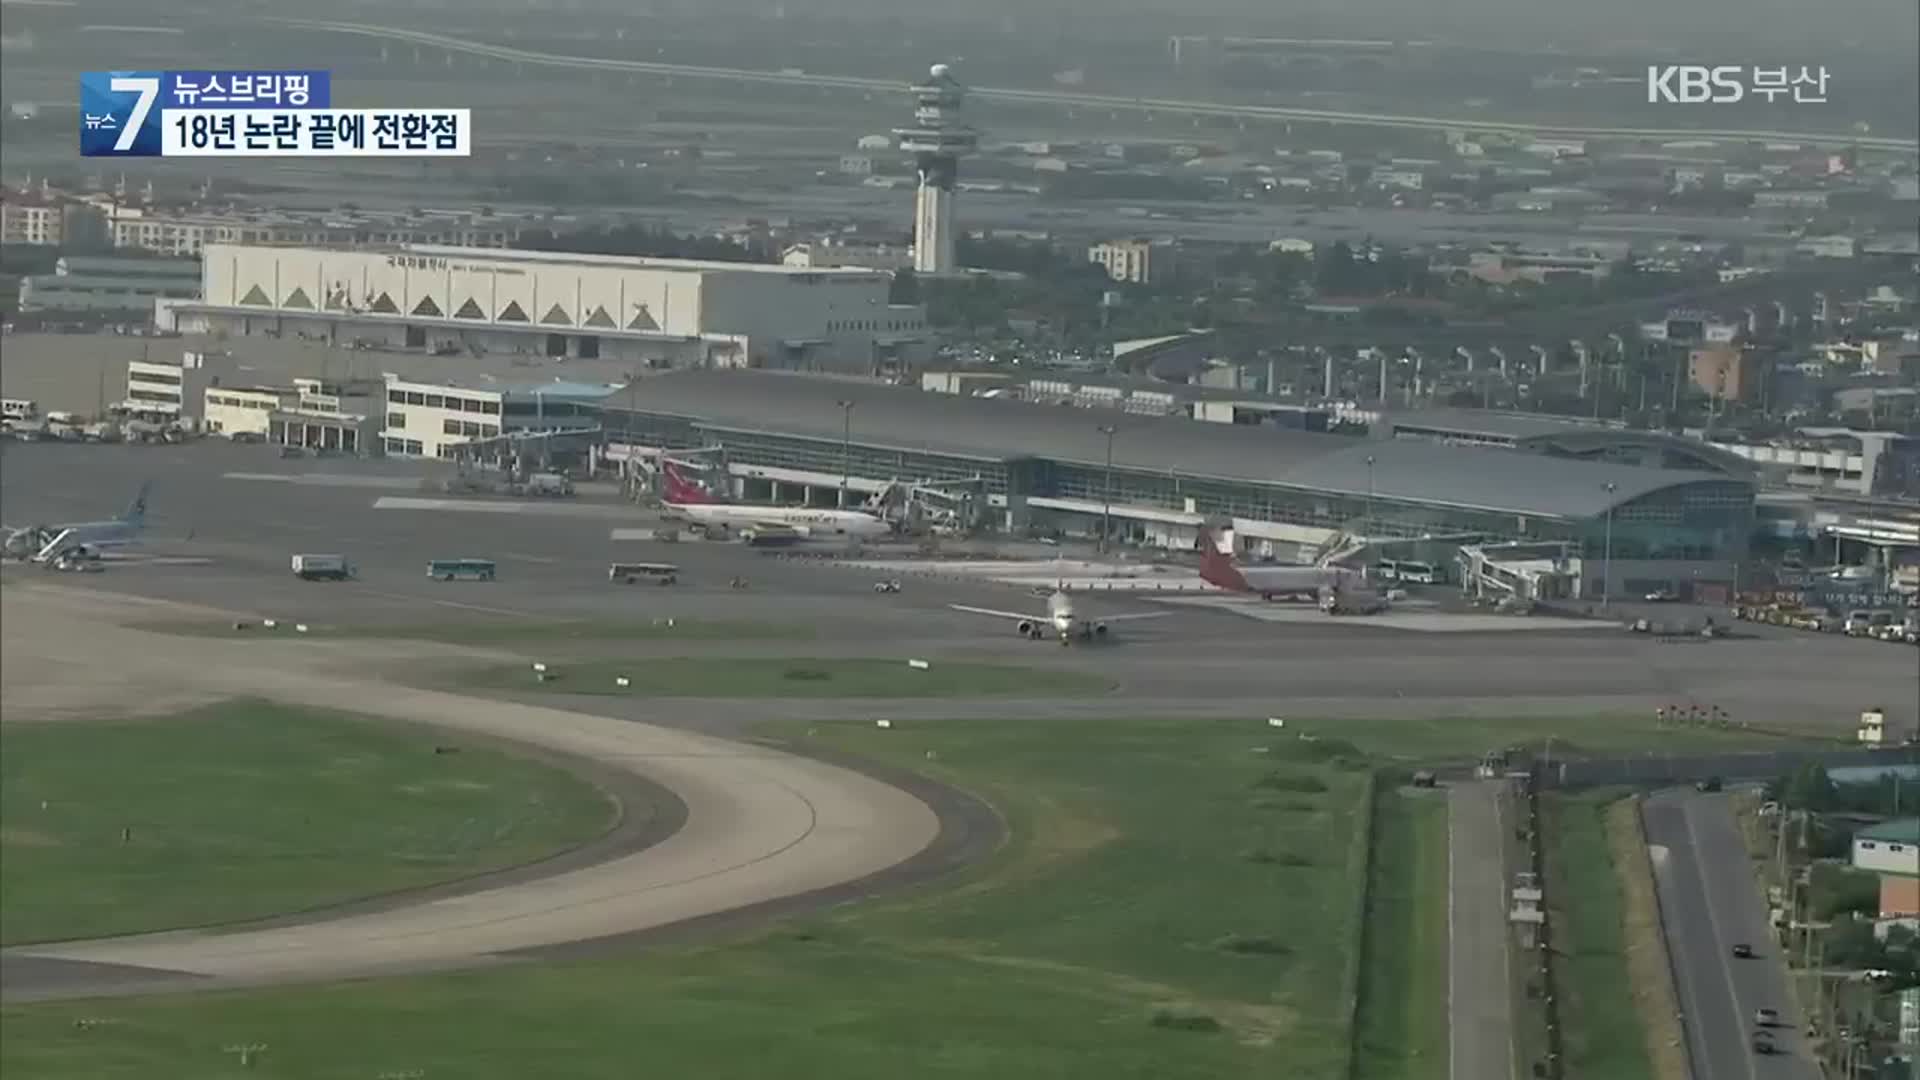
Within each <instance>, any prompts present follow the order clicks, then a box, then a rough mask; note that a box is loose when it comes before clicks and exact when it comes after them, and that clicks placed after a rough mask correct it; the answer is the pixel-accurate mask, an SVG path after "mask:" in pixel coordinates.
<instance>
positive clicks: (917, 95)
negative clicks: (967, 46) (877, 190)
mask: <svg viewBox="0 0 1920 1080" xmlns="http://www.w3.org/2000/svg"><path fill="white" fill-rule="evenodd" d="M913 96H914V101H915V105H914V109H913V126H912V127H903V128H895V129H894V130H893V135H894V138H896V139H899V140H900V149H902V150H904V151H906V152H908V153H910V154H912V155H913V157H914V163H915V165H916V166H917V167H918V169H919V172H920V190H919V192H918V194H917V195H916V196H915V197H914V204H913V269H914V271H915V272H916V273H921V274H951V273H953V272H954V271H955V270H957V269H959V267H958V265H957V264H958V260H957V258H956V257H955V255H954V231H953V229H954V225H953V189H954V183H955V181H956V180H957V179H958V178H959V175H960V155H962V154H965V153H968V152H969V151H971V150H973V148H974V147H975V146H976V145H978V143H979V141H980V137H979V135H978V134H977V133H976V132H975V131H974V130H973V129H972V128H970V127H968V126H966V125H965V124H963V123H961V121H960V103H961V100H962V99H963V98H965V96H966V91H965V90H964V89H963V88H962V87H961V86H960V84H959V83H958V82H957V81H955V80H954V77H953V73H952V72H951V71H950V70H949V69H948V68H947V65H945V64H935V65H933V68H932V69H931V70H929V71H928V72H927V80H926V81H925V82H922V83H916V84H914V87H913Z"/></svg>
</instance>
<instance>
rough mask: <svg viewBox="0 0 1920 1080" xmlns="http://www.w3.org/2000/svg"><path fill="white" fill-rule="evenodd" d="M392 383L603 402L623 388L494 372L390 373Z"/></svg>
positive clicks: (388, 377) (388, 376)
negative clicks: (448, 375)
mask: <svg viewBox="0 0 1920 1080" xmlns="http://www.w3.org/2000/svg"><path fill="white" fill-rule="evenodd" d="M386 378H387V381H388V382H389V383H404V384H406V385H408V386H437V387H444V388H448V389H454V390H477V391H481V392H485V393H493V394H504V395H506V396H508V397H527V398H532V397H544V398H554V399H559V398H568V399H573V400H577V401H599V400H601V399H602V398H604V397H606V396H607V395H608V394H611V393H613V392H615V391H617V390H619V389H621V384H619V383H585V382H571V381H568V380H566V379H561V378H554V379H549V380H544V381H543V380H540V379H499V378H495V377H493V376H491V375H478V376H459V377H453V378H427V377H424V376H418V375H400V374H396V373H394V372H391V371H389V372H387V373H386Z"/></svg>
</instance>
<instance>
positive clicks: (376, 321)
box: [155, 244, 928, 374]
mask: <svg viewBox="0 0 1920 1080" xmlns="http://www.w3.org/2000/svg"><path fill="white" fill-rule="evenodd" d="M891 283H892V275H891V274H889V273H887V272H886V271H882V270H873V269H860V268H845V269H831V270H818V269H812V268H808V267H793V266H782V265H768V264H761V263H729V262H703V261H696V260H688V259H651V258H638V257H624V256H608V255H579V254H572V253H566V252H546V251H502V250H499V249H496V248H465V247H444V246H438V245H397V246H393V247H382V248H357V249H352V250H343V249H334V248H305V247H270V246H262V245H247V244H208V245H207V246H206V250H205V253H204V255H203V257H202V263H201V290H200V296H199V298H198V299H194V300H162V301H159V302H158V303H156V305H155V308H156V310H155V324H156V325H157V326H158V327H159V328H160V329H162V330H172V331H177V332H180V333H182V334H213V335H218V336H224V337H229V338H231V337H251V336H271V337H287V338H304V339H307V340H316V341H324V342H329V343H331V344H334V345H337V346H342V347H352V346H354V345H359V346H362V347H376V348H383V349H400V350H405V349H415V350H426V351H427V352H430V353H435V354H441V355H455V354H466V355H475V356H480V355H486V354H503V355H507V356H544V357H567V358H572V359H578V360H600V361H611V362H616V363H621V364H626V365H630V366H631V367H632V368H633V369H635V370H658V369H670V368H686V367H696V368H725V367H754V368H769V369H776V370H808V371H840V372H855V373H862V374H867V373H873V372H876V371H880V370H885V369H888V368H890V367H892V366H895V365H898V364H902V363H911V362H913V361H916V360H919V359H921V358H922V357H923V356H924V354H925V352H926V350H927V347H928V336H927V333H926V316H925V313H924V312H923V311H922V309H921V308H920V307H918V306H916V305H901V304H889V303H888V291H889V289H890V287H891Z"/></svg>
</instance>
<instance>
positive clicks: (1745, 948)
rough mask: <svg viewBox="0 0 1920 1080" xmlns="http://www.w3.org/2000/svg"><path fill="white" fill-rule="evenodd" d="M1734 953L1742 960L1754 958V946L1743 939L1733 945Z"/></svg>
mask: <svg viewBox="0 0 1920 1080" xmlns="http://www.w3.org/2000/svg"><path fill="white" fill-rule="evenodd" d="M1733 955H1734V956H1735V957H1737V958H1739V959H1741V960H1751V959H1753V946H1751V945H1749V944H1747V943H1746V942H1744V941H1743V942H1741V943H1740V944H1738V945H1735V946H1734V947H1733Z"/></svg>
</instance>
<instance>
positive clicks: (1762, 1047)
mask: <svg viewBox="0 0 1920 1080" xmlns="http://www.w3.org/2000/svg"><path fill="white" fill-rule="evenodd" d="M1753 1052H1754V1053H1756V1054H1777V1053H1779V1052H1780V1049H1779V1047H1776V1046H1774V1045H1773V1033H1772V1032H1769V1031H1756V1032H1754V1033H1753Z"/></svg>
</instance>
